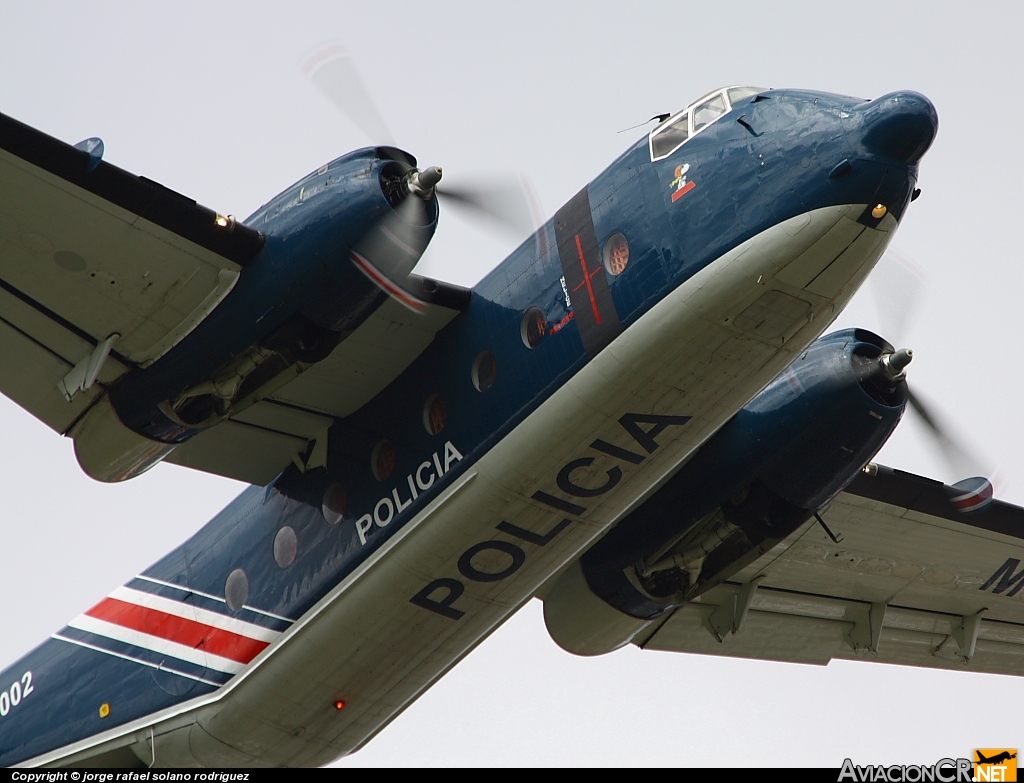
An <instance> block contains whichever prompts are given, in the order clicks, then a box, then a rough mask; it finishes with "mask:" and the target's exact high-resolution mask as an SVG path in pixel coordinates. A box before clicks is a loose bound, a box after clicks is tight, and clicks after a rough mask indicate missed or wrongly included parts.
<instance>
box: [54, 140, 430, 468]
mask: <svg viewBox="0 0 1024 783" xmlns="http://www.w3.org/2000/svg"><path fill="white" fill-rule="evenodd" d="M415 164H416V161H415V159H414V158H412V157H411V156H410V155H408V154H406V153H404V152H402V151H401V150H397V149H394V148H390V147H378V148H375V149H365V150H358V151H356V152H353V153H350V154H348V155H346V156H344V157H342V158H339V159H338V160H335V161H333V162H331V163H330V164H328V165H327V166H324V167H322V168H321V169H319V170H318V171H317V172H315V173H313V174H310V175H309V176H308V177H306V178H305V179H303V180H301V181H299V182H297V183H296V184H295V185H293V186H292V187H291V188H289V189H288V190H286V191H285V192H283V193H282V194H280V195H279V196H278V197H276V198H275V199H274V200H273V201H271V202H270V203H269V204H267V205H266V206H264V207H263V208H262V209H261V210H260V211H259V212H257V213H256V214H255V215H253V216H251V217H250V218H249V219H248V221H247V223H252V224H253V225H254V227H255V228H258V229H260V230H262V231H265V233H266V245H265V246H264V248H263V250H262V251H261V253H260V254H259V255H258V256H257V257H256V258H255V259H253V261H252V262H250V263H249V264H248V265H247V266H246V267H245V269H243V270H242V272H241V274H240V275H239V278H238V282H237V284H236V285H235V286H234V288H233V289H232V291H231V293H230V294H228V296H227V297H226V298H225V299H224V300H223V301H222V302H221V303H220V304H219V305H218V306H217V307H216V308H215V309H214V310H213V311H212V312H210V313H209V314H208V315H207V316H206V317H205V318H204V320H203V321H202V322H201V323H200V324H199V325H198V326H197V327H196V328H195V329H194V330H193V331H192V332H191V333H190V334H188V335H187V336H186V337H184V338H182V339H181V340H180V342H179V343H177V344H176V345H175V346H174V348H173V349H171V350H170V351H169V352H168V353H167V354H166V355H164V356H162V357H161V358H160V359H158V360H157V361H156V362H154V363H153V364H151V365H149V366H146V367H138V368H135V369H133V370H132V371H131V372H129V373H127V374H126V375H125V376H124V377H122V378H121V379H119V381H118V382H117V384H116V385H115V386H114V387H113V388H112V389H111V390H110V392H109V394H108V395H107V396H105V397H104V398H103V399H102V400H101V402H100V403H99V404H98V405H96V406H95V407H94V408H93V409H92V410H90V411H89V412H88V413H86V414H85V416H84V417H83V418H82V420H81V421H79V422H78V423H77V424H76V426H75V428H74V429H73V430H72V431H71V433H70V434H71V435H72V437H73V438H74V440H75V454H76V456H77V458H78V462H79V464H80V465H81V467H82V469H83V470H84V471H85V472H86V473H87V474H88V475H90V476H92V477H93V478H95V479H98V480H100V481H122V480H124V479H127V478H131V477H133V476H136V475H138V474H139V473H142V472H143V471H145V470H147V469H148V468H150V467H152V466H153V465H155V464H156V463H157V462H159V461H160V460H162V459H164V458H165V457H166V456H167V455H168V454H169V453H170V452H171V451H173V449H174V448H175V446H177V445H179V444H181V443H184V442H185V441H187V440H189V439H190V438H192V437H194V436H195V435H197V434H198V433H200V432H202V431H203V430H206V429H209V428H210V427H213V426H216V425H218V424H219V423H221V422H223V421H225V420H226V419H228V418H230V417H231V416H234V415H236V414H238V413H240V412H241V411H243V410H245V408H247V407H248V406H250V405H252V404H254V403H255V402H257V401H258V400H260V399H263V398H264V397H266V396H268V395H269V394H271V393H272V392H273V391H274V390H276V389H277V388H279V387H281V386H283V385H284V384H285V383H288V382H289V381H291V380H292V379H293V378H294V377H295V376H296V375H298V374H299V373H301V372H303V371H304V370H306V369H308V368H309V367H311V366H312V365H313V364H315V363H316V362H318V361H321V360H322V359H324V358H326V357H327V356H328V355H329V354H330V353H331V352H332V351H333V350H334V348H335V347H336V346H337V345H338V343H339V342H340V341H341V340H343V339H344V338H345V337H347V336H348V335H349V334H351V333H352V331H353V330H355V329H356V328H357V327H358V326H359V325H360V324H361V323H362V322H363V321H365V320H366V318H368V317H369V316H370V315H371V314H372V313H373V312H374V311H375V310H376V309H377V308H378V307H380V305H381V304H382V303H383V302H384V301H385V299H386V297H387V295H388V294H387V293H385V290H386V286H385V287H382V285H381V283H380V282H379V281H375V280H374V279H373V276H372V274H370V273H369V272H367V269H364V268H361V267H360V266H359V264H358V263H357V261H356V258H355V256H356V255H357V251H358V249H359V248H361V247H363V246H364V245H366V244H367V243H368V242H370V241H371V240H376V245H375V247H377V249H378V251H379V252H380V253H384V254H386V253H388V252H394V253H400V254H405V255H409V256H410V257H409V258H405V256H404V255H403V256H402V257H401V258H399V259H397V261H396V260H395V259H390V258H386V257H385V258H384V260H386V261H393V262H394V264H397V265H398V266H399V267H402V263H405V265H406V266H407V267H408V269H405V268H404V267H402V268H401V269H399V272H400V273H401V274H403V275H406V274H407V273H408V271H410V270H411V269H412V265H414V263H415V260H417V259H418V257H419V255H418V254H422V251H423V249H424V248H426V246H427V243H428V242H429V241H430V239H431V237H432V236H433V234H434V230H435V229H436V227H437V217H438V209H437V199H436V198H434V197H433V193H432V191H429V192H428V191H424V192H420V191H415V192H413V193H410V183H412V185H413V186H415V185H416V183H418V182H419V180H420V179H422V176H421V177H420V178H416V177H415V176H414V175H416V174H418V173H419V172H418V170H417V169H416V168H415ZM438 171H439V170H438ZM437 176H438V177H439V176H440V174H439V173H438V175H437ZM421 190H422V188H421ZM410 201H411V202H414V203H415V208H414V209H409V208H407V205H408V204H409V203H410ZM396 237H397V238H396ZM389 242H390V243H391V245H394V247H391V245H389V244H388V243H389ZM395 248H397V250H395ZM358 260H359V261H362V262H363V264H364V266H365V265H366V263H367V262H366V259H364V258H362V257H360V258H359V259H358ZM373 261H375V262H376V263H380V261H381V259H380V258H378V257H376V256H375V257H374V259H373ZM394 264H393V265H394ZM369 268H370V270H371V272H374V273H376V272H375V270H373V268H372V267H369ZM404 282H405V281H404V280H403V284H404ZM429 284H430V281H425V280H424V279H423V278H418V277H415V276H409V279H408V284H407V285H405V289H406V290H407V295H408V292H411V294H412V297H411V298H412V300H413V301H419V300H420V299H422V300H426V301H430V300H431V299H432V298H433V295H432V290H433V289H431V288H430V287H429ZM420 289H423V290H422V291H420ZM417 297H418V298H417ZM421 304H422V303H421Z"/></svg>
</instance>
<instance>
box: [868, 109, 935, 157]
mask: <svg viewBox="0 0 1024 783" xmlns="http://www.w3.org/2000/svg"><path fill="white" fill-rule="evenodd" d="M861 113H862V115H863V125H862V128H863V134H864V135H863V137H862V141H863V144H864V147H865V148H866V149H867V150H868V151H869V152H871V153H873V154H876V155H881V156H884V157H887V158H893V159H895V160H899V161H902V162H904V163H907V164H910V165H913V164H915V163H917V162H918V161H919V160H921V157H922V156H923V155H924V153H925V152H927V151H928V148H929V147H930V146H931V144H932V141H933V140H934V139H935V134H936V132H937V131H938V129H939V115H938V113H937V112H936V111H935V106H934V105H933V104H932V102H931V101H930V100H928V99H927V98H926V97H924V96H923V95H921V93H918V92H909V91H907V92H893V93H889V94H888V95H883V96H882V97H881V98H876V99H875V100H873V101H870V102H868V103H866V104H863V108H862V109H861Z"/></svg>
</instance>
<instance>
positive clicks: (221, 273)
mask: <svg viewBox="0 0 1024 783" xmlns="http://www.w3.org/2000/svg"><path fill="white" fill-rule="evenodd" d="M88 162H89V156H88V154H87V153H85V152H83V151H81V150H78V149H75V148H74V147H71V146H70V145H67V144H64V143H63V142H61V141H58V140H57V139H53V138H51V137H49V136H47V135H46V134H44V133H41V132H39V131H37V130H34V129H32V128H29V127H28V126H26V125H23V124H22V123H19V122H17V121H15V120H13V119H11V118H9V117H5V116H4V115H0V284H2V285H3V286H4V287H5V288H6V289H7V290H8V291H10V292H12V293H14V294H15V295H17V296H19V297H20V298H23V299H25V300H27V301H32V302H34V303H37V304H38V305H39V306H40V309H41V310H43V311H46V312H48V313H51V314H53V315H54V316H56V317H57V319H58V320H60V321H61V322H62V323H65V324H71V325H72V326H73V331H78V332H81V333H83V334H85V335H88V337H89V338H90V340H91V341H93V342H94V344H95V343H96V342H99V341H102V340H105V339H106V338H107V337H109V336H110V335H112V334H114V333H116V334H118V335H120V339H119V342H118V348H117V351H118V354H119V355H121V356H124V357H127V359H128V360H129V361H130V362H133V363H135V364H140V365H147V364H149V363H152V362H153V361H155V360H156V359H158V358H159V357H160V356H162V355H163V354H164V353H166V352H167V351H168V350H170V348H172V347H173V346H174V345H175V344H176V343H177V342H178V341H180V340H181V339H182V338H183V337H184V336H185V335H187V334H188V333H189V332H190V331H191V330H192V329H193V328H195V326H196V325H197V324H198V323H199V322H200V321H202V319H203V318H205V317H206V315H208V314H209V312H210V311H211V310H212V309H213V308H214V307H215V306H216V305H217V304H218V303H219V302H220V301H221V300H222V299H223V298H224V297H225V296H226V295H227V294H228V292H229V291H230V290H231V287H232V286H233V285H234V283H235V281H236V280H237V279H238V274H239V271H240V269H241V265H242V264H244V263H245V262H246V261H248V260H249V259H251V258H252V257H253V256H254V255H255V254H256V253H257V252H258V251H259V248H260V247H261V246H262V241H263V239H262V235H261V234H259V232H257V231H254V230H253V229H250V228H248V227H246V226H242V225H240V224H234V223H229V224H228V225H226V226H219V225H218V224H217V215H216V213H214V212H213V211H211V210H209V209H206V208H205V207H201V206H199V205H198V204H196V203H195V202H194V201H192V200H191V199H188V198H186V197H185V196H182V195H180V194H178V193H175V192H174V191H171V190H169V189H167V188H164V187H163V186H161V185H158V184H157V183H155V182H151V181H150V180H147V179H145V178H143V177H136V176H134V175H132V174H129V173H128V172H126V171H122V170H121V169H118V168H116V167H115V166H111V165H110V164H107V163H102V162H101V163H100V164H99V165H98V166H97V167H96V168H95V169H94V170H91V171H90V170H89V167H88ZM32 334H33V336H34V333H32Z"/></svg>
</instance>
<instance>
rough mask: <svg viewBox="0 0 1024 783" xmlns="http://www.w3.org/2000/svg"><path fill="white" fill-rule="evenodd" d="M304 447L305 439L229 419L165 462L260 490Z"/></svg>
mask: <svg viewBox="0 0 1024 783" xmlns="http://www.w3.org/2000/svg"><path fill="white" fill-rule="evenodd" d="M308 448H309V441H308V440H307V439H305V438H302V437H299V436H295V435H290V434H288V433H282V432H276V431H274V430H269V429H264V428H263V427H257V426H252V425H249V424H243V423H242V422H239V421H233V420H229V421H226V422H224V423H222V424H218V425H217V426H216V427H213V428H212V429H209V430H207V431H206V432H203V433H200V434H199V435H196V436H195V437H194V438H192V440H190V441H188V442H187V443H185V444H183V445H181V446H179V447H178V448H177V449H175V450H174V451H173V452H171V454H170V456H168V457H167V459H166V461H167V462H171V463H174V464H175V465H181V466H182V467H186V468H192V469H194V470H201V471H203V472H205V473H213V474H214V475H217V476H224V477H225V478H232V479H236V480H238V481H244V482H246V483H248V484H255V485H257V486H261V487H262V486H266V485H267V484H269V483H270V482H271V481H273V480H274V478H275V477H276V476H277V475H278V474H279V473H280V472H281V471H282V470H284V469H285V468H286V467H288V465H289V464H290V463H291V462H292V459H293V456H295V457H297V456H298V455H299V454H302V453H303V452H305V451H306V450H307V449H308Z"/></svg>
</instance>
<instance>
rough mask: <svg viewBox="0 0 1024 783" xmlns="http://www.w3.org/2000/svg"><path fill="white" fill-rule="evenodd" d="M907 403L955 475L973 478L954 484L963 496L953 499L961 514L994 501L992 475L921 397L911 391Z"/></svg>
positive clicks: (908, 392)
mask: <svg viewBox="0 0 1024 783" xmlns="http://www.w3.org/2000/svg"><path fill="white" fill-rule="evenodd" d="M907 402H908V403H910V407H911V408H913V409H914V412H915V413H917V415H918V416H920V417H921V421H922V422H923V423H924V425H925V426H926V427H927V428H928V430H929V431H930V432H931V433H932V435H933V436H934V438H935V441H936V443H937V444H938V446H939V451H941V452H942V456H943V457H944V458H945V460H946V462H947V463H948V464H949V466H950V468H951V469H952V471H953V473H954V475H957V476H969V477H970V478H965V479H963V480H961V481H958V482H956V483H955V484H953V487H954V488H955V489H957V490H962V493H961V494H960V495H958V496H956V497H954V498H952V500H953V503H954V504H955V505H956V507H957V508H958V509H960V510H961V511H977V510H980V509H981V508H984V507H985V506H987V505H988V504H989V503H990V502H991V501H992V495H993V488H992V482H991V481H990V480H989V479H988V478H987V476H989V475H990V474H991V471H989V470H986V469H985V468H984V467H983V466H982V465H981V463H980V462H979V461H978V460H977V459H976V458H975V457H974V456H973V455H972V454H971V453H970V452H969V451H968V450H967V449H966V448H964V446H963V444H962V443H960V442H959V440H957V439H956V438H954V436H953V435H952V434H951V431H950V428H949V427H948V426H947V425H946V424H945V423H944V422H942V420H941V419H940V418H939V417H938V416H937V415H936V414H935V412H934V409H932V408H930V407H929V405H926V404H925V403H924V402H923V401H922V400H921V397H920V396H919V395H917V394H914V393H913V392H912V391H911V390H910V388H909V387H908V388H907Z"/></svg>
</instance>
